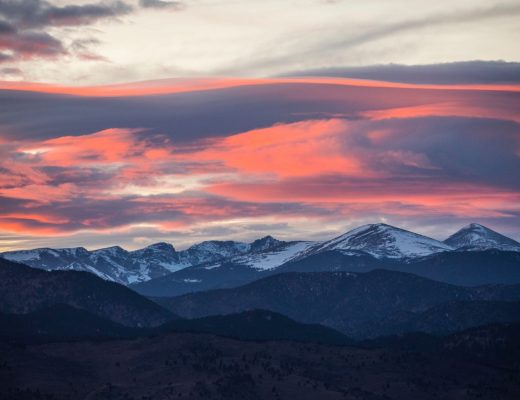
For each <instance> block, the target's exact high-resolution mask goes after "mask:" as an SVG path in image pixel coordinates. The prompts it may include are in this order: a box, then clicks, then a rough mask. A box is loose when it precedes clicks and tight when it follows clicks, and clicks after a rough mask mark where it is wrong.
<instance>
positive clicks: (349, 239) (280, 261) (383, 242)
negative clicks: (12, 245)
mask: <svg viewBox="0 0 520 400" xmlns="http://www.w3.org/2000/svg"><path fill="white" fill-rule="evenodd" d="M488 249H497V250H499V251H501V250H508V251H519V252H520V244H519V243H518V242H516V241H514V240H513V239H510V238H507V237H505V236H503V235H501V234H499V233H497V232H494V231H492V230H491V229H488V228H485V227H483V226H482V225H478V224H471V225H468V226H467V227H464V228H462V229H461V230H460V231H459V232H457V233H455V234H454V235H452V236H450V238H448V239H447V240H445V241H444V242H440V241H437V240H435V239H432V238H429V237H426V236H423V235H419V234H416V233H413V232H410V231H407V230H404V229H400V228H396V227H393V226H390V225H386V224H371V225H364V226H361V227H359V228H356V229H353V230H351V231H349V232H347V233H345V234H343V235H341V236H338V237H336V238H334V239H331V240H327V241H324V242H318V243H316V242H305V241H295V242H284V241H280V240H277V239H275V238H273V237H271V236H265V237H263V238H261V239H258V240H255V241H254V242H251V243H244V242H234V241H216V240H212V241H205V242H202V243H198V244H195V245H193V246H191V247H190V248H188V249H186V250H182V251H176V250H175V248H174V247H173V246H172V245H171V244H168V243H155V244H152V245H150V246H148V247H145V248H143V249H140V250H135V251H127V250H125V249H123V248H121V247H118V246H114V247H108V248H104V249H98V250H94V251H88V250H86V249H85V248H83V247H77V248H70V249H50V248H41V249H35V250H22V251H11V252H5V253H0V257H3V258H6V259H8V260H12V261H17V262H21V263H24V264H27V265H29V266H31V267H35V268H41V269H46V270H76V271H87V272H91V273H93V274H96V275H97V276H99V277H101V278H103V279H107V280H112V281H115V282H119V283H122V284H125V285H131V284H139V283H142V282H148V281H151V280H155V279H163V278H166V277H167V276H169V275H172V276H171V279H169V280H170V281H171V282H173V283H174V284H175V285H177V286H178V285H185V286H186V285H188V286H190V287H191V286H193V287H195V286H198V287H202V286H204V285H213V284H218V285H221V286H225V285H227V283H226V282H227V281H237V282H238V281H239V280H240V279H242V278H243V280H251V279H254V277H255V276H256V272H258V273H260V272H265V273H271V272H272V271H274V270H276V269H277V268H278V267H280V266H282V265H286V266H287V265H288V264H291V263H293V262H297V263H300V264H301V262H303V261H304V260H307V261H309V262H308V263H307V264H309V265H306V267H305V270H309V268H310V269H314V270H327V268H336V267H337V264H338V262H339V263H340V264H341V265H342V267H341V268H347V266H348V265H350V268H354V267H355V268H358V267H359V265H358V264H360V265H361V264H362V265H365V264H366V265H369V264H370V265H372V264H374V263H375V262H376V261H381V262H383V261H385V260H388V261H390V262H393V263H399V262H400V261H401V260H405V261H406V263H409V262H411V260H417V259H419V258H421V257H427V256H433V255H437V254H440V253H445V252H454V251H455V250H457V253H460V252H461V251H466V250H488ZM334 253H335V256H334ZM318 255H320V257H318V258H316V257H317V256H318ZM331 257H332V258H334V257H336V258H338V257H339V259H337V260H336V258H334V260H335V261H334V260H332V259H331ZM345 257H347V258H348V260H343V258H345ZM367 257H368V258H367ZM311 259H312V262H310V260H311ZM354 264H355V265H354ZM291 265H292V264H291ZM294 265H296V264H294ZM298 265H299V264H298ZM359 268H361V267H359ZM394 269H395V268H394ZM210 271H211V272H210ZM269 271H271V272H269ZM181 272H182V273H181ZM240 277H241V278H240ZM161 282H162V281H161ZM165 282H166V281H164V282H162V283H161V285H162V286H165V285H166V283H165ZM185 289H186V288H183V289H182V290H185ZM186 290H188V289H186ZM188 291H190V290H188Z"/></svg>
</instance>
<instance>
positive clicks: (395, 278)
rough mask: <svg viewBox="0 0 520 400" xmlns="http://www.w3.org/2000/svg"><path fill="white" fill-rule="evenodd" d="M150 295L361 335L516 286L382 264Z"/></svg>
mask: <svg viewBox="0 0 520 400" xmlns="http://www.w3.org/2000/svg"><path fill="white" fill-rule="evenodd" d="M155 300H156V301H157V302H158V303H159V304H161V305H162V306H164V307H166V308H168V309H170V310H171V311H173V312H175V313H177V314H179V315H181V316H183V317H188V318H196V317H203V316H208V315H217V314H230V313H237V312H241V311H244V310H251V309H258V308H262V309H268V310H271V311H275V312H278V313H281V314H283V315H286V316H288V317H289V318H292V319H295V320H297V321H301V322H305V323H319V324H322V325H325V326H329V327H332V328H334V329H337V330H339V331H340V332H343V333H345V334H346V335H347V336H351V337H366V336H367V335H368V336H377V335H378V334H379V333H380V331H379V330H380V329H382V328H381V327H380V326H378V325H379V324H380V323H381V322H383V321H387V320H390V321H392V319H393V318H402V315H403V314H402V313H421V312H424V311H426V310H428V309H430V308H432V307H434V306H439V305H441V304H444V303H447V302H451V301H469V300H487V301H491V300H495V301H496V300H502V301H515V300H520V286H516V287H508V286H502V285H490V286H483V287H476V288H469V287H459V286H454V285H450V284H447V283H442V282H436V281H432V280H429V279H426V278H422V277H419V276H416V275H412V274H408V273H403V272H397V271H387V270H375V271H371V272H368V273H347V272H317V273H285V274H278V275H273V276H270V277H267V278H264V279H261V280H258V281H255V282H252V283H249V284H247V285H244V286H240V287H237V288H232V289H220V290H213V291H207V292H200V293H193V294H187V295H183V296H179V297H174V298H157V299H155ZM398 320H399V319H398Z"/></svg>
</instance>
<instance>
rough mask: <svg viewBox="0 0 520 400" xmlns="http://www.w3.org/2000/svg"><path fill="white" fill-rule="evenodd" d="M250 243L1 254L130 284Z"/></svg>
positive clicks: (220, 256)
mask: <svg viewBox="0 0 520 400" xmlns="http://www.w3.org/2000/svg"><path fill="white" fill-rule="evenodd" d="M249 246H250V245H249V244H247V243H239V242H218V241H213V242H203V243H200V244H197V245H194V246H192V247H190V248H189V249H187V250H183V251H179V252H177V251H176V250H175V249H174V248H173V246H172V245H171V244H168V243H156V244H153V245H151V246H148V247H145V248H144V249H140V250H135V251H127V250H125V249H123V248H121V247H119V246H114V247H108V248H104V249H98V250H93V251H88V250H86V249H84V248H82V247H79V248H70V249H49V248H41V249H34V250H22V251H11V252H5V253H2V254H0V256H1V257H3V258H5V259H7V260H11V261H17V262H21V263H24V264H27V265H29V266H31V267H34V268H40V269H45V270H75V271H87V272H91V273H93V274H95V275H97V276H99V277H101V278H103V279H107V280H111V281H115V282H118V283H122V284H125V285H127V284H131V283H136V282H143V281H147V280H149V279H153V278H158V277H160V276H164V275H167V274H170V273H172V272H175V271H178V270H180V269H183V268H186V267H189V266H192V265H197V264H200V263H204V262H212V261H218V260H221V259H223V258H226V257H229V256H233V255H237V254H242V253H243V252H245V251H247V250H248V249H249Z"/></svg>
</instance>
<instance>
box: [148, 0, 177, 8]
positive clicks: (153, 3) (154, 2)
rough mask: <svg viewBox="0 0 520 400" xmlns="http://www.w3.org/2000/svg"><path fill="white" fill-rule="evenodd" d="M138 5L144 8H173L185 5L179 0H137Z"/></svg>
mask: <svg viewBox="0 0 520 400" xmlns="http://www.w3.org/2000/svg"><path fill="white" fill-rule="evenodd" d="M139 5H140V6H141V7H144V8H171V9H175V10H182V9H184V7H185V5H184V3H183V2H180V1H163V0H139Z"/></svg>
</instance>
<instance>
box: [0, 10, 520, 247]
mask: <svg viewBox="0 0 520 400" xmlns="http://www.w3.org/2000/svg"><path fill="white" fill-rule="evenodd" d="M519 22H520V3H518V2H517V1H476V0H472V1H462V0H455V1H450V2H449V3H447V2H431V1H422V0H414V1H409V0H396V1H393V2H388V1H376V0H365V1H347V0H345V1H325V0H321V1H320V0H300V1H291V0H278V1H271V0H264V1H257V0H248V1H236V0H235V1H217V0H213V1H210V0H192V1H160V0H140V1H130V0H127V1H123V0H120V1H100V2H98V1H95V0H84V1H83V0H81V1H68V0H67V1H66V0H55V1H39V0H0V251H3V250H12V249H21V248H34V247H44V246H49V247H73V246H84V247H87V248H99V247H104V246H111V245H121V246H123V247H125V248H128V249H134V248H140V247H144V246H146V245H149V244H151V243H154V242H158V241H167V242H171V243H173V244H174V246H175V247H176V248H179V249H182V248H185V247H187V246H189V245H191V244H193V243H196V242H200V241H202V240H209V239H220V240H227V239H233V240H245V241H249V240H254V239H256V238H258V237H261V236H264V235H267V234H270V235H273V236H275V237H277V238H280V239H286V240H291V239H311V240H322V239H328V238H331V237H334V236H336V235H338V234H341V233H343V232H345V231H346V230H348V229H350V228H353V227H356V226H358V225H361V224H365V223H374V222H386V223H390V224H393V225H396V226H400V227H403V228H406V229H410V230H414V231H417V232H420V233H423V234H426V235H430V236H432V237H435V238H438V239H444V238H446V237H447V236H449V234H451V233H453V232H454V231H455V230H457V229H459V228H460V227H461V226H463V225H465V224H467V223H470V222H479V223H482V224H484V225H487V226H489V227H491V228H493V229H495V230H498V231H500V232H502V233H504V234H506V235H509V236H510V237H513V238H515V239H517V240H520V129H519V124H520V52H519V51H518V46H517V44H518V42H519V40H520V23H519Z"/></svg>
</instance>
